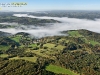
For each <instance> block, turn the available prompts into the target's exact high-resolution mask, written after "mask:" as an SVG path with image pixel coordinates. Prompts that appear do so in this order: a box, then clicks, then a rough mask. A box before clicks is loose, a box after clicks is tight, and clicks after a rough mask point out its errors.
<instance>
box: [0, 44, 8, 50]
mask: <svg viewBox="0 0 100 75" xmlns="http://www.w3.org/2000/svg"><path fill="white" fill-rule="evenodd" d="M9 48H10V46H5V45H0V50H8V49H9Z"/></svg>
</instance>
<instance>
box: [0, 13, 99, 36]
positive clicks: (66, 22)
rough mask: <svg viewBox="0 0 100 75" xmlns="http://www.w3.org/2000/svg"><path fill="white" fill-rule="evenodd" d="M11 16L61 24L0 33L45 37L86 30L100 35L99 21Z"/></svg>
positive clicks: (21, 15) (8, 30)
mask: <svg viewBox="0 0 100 75" xmlns="http://www.w3.org/2000/svg"><path fill="white" fill-rule="evenodd" d="M13 16H17V17H30V18H38V19H54V20H58V21H61V22H62V23H52V24H46V25H45V26H38V25H37V26H34V25H32V26H29V27H27V26H23V27H25V30H23V29H20V28H19V29H15V28H10V29H0V31H4V32H9V33H12V34H16V33H18V32H27V33H29V34H32V35H33V36H35V37H45V36H55V35H63V34H61V33H60V32H61V31H67V30H77V29H87V30H91V31H94V32H98V33H100V19H95V20H88V19H78V18H68V17H62V18H59V17H48V16H43V17H37V16H33V15H27V14H14V15H13Z"/></svg>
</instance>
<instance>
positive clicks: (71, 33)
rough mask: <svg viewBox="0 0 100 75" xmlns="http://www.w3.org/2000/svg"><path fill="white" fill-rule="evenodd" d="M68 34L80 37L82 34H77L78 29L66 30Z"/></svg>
mask: <svg viewBox="0 0 100 75" xmlns="http://www.w3.org/2000/svg"><path fill="white" fill-rule="evenodd" d="M68 34H69V36H72V37H82V35H81V34H79V32H78V31H68Z"/></svg>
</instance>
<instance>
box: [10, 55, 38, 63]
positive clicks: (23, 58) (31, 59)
mask: <svg viewBox="0 0 100 75" xmlns="http://www.w3.org/2000/svg"><path fill="white" fill-rule="evenodd" d="M18 59H22V60H27V61H30V62H34V63H35V62H36V61H37V57H36V56H34V57H13V58H10V60H18Z"/></svg>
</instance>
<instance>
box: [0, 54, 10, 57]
mask: <svg viewBox="0 0 100 75" xmlns="http://www.w3.org/2000/svg"><path fill="white" fill-rule="evenodd" d="M0 57H2V58H5V57H8V54H0Z"/></svg>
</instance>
